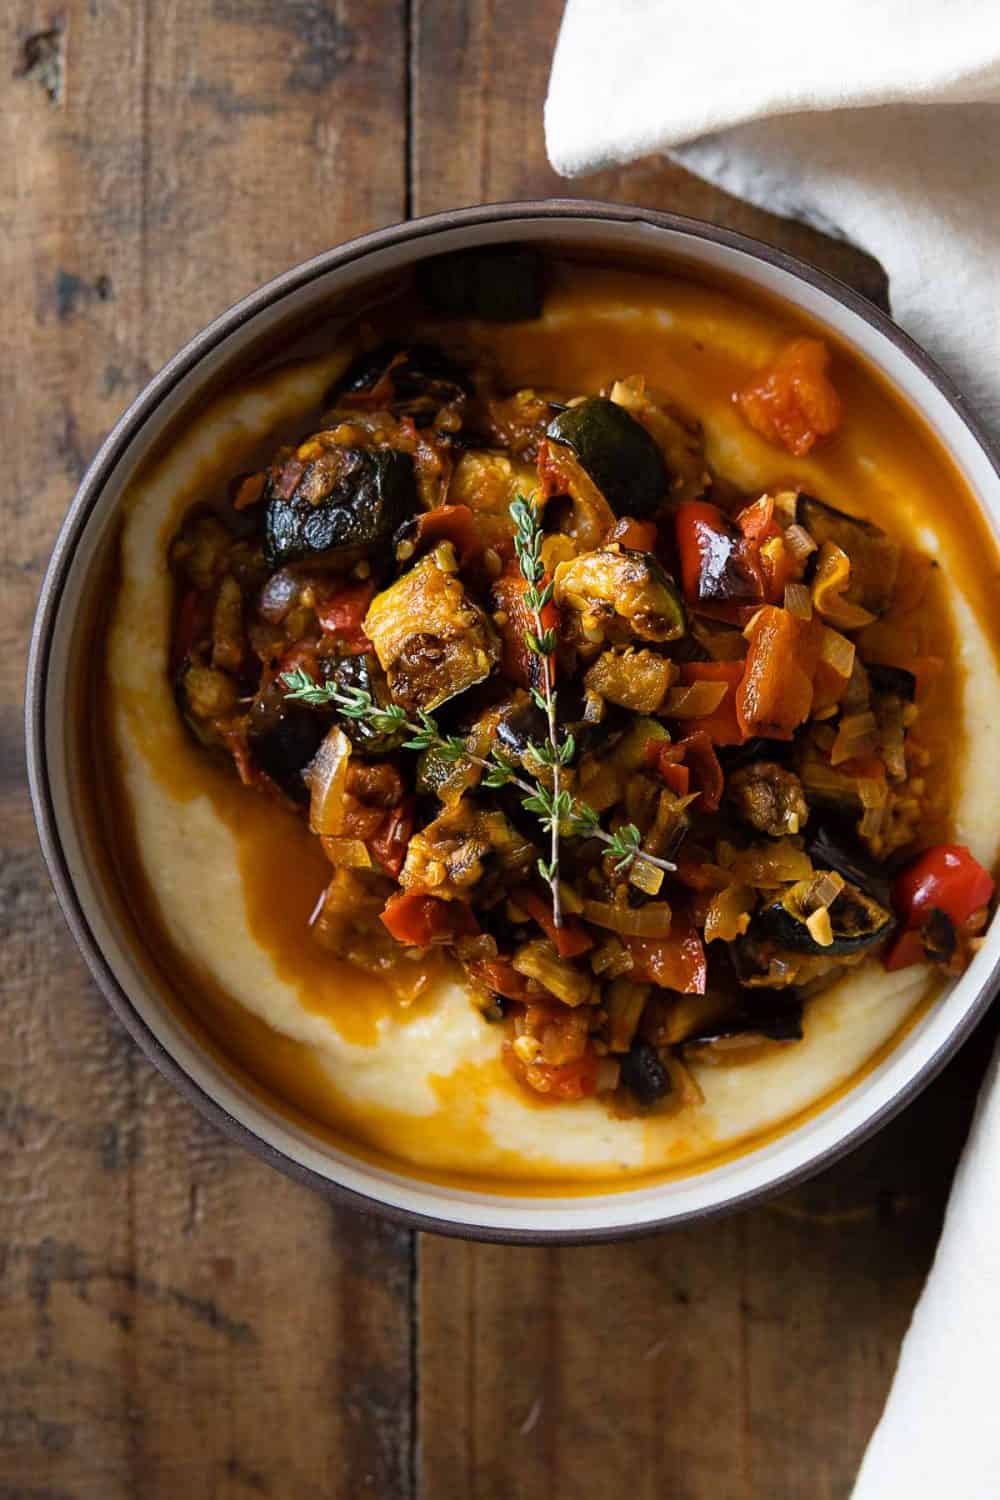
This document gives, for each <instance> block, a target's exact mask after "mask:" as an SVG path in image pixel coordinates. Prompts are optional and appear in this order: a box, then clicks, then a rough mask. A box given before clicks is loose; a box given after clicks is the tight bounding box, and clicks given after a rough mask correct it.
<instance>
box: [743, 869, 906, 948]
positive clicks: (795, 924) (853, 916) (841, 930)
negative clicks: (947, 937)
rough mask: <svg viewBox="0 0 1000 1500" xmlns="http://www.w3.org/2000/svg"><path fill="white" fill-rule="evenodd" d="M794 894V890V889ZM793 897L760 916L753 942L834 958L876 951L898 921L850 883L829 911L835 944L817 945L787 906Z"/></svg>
mask: <svg viewBox="0 0 1000 1500" xmlns="http://www.w3.org/2000/svg"><path fill="white" fill-rule="evenodd" d="M793 890H794V887H793ZM789 900H790V894H789V893H787V892H786V894H785V895H784V896H783V897H781V898H780V899H779V900H777V901H774V902H772V903H771V905H770V906H765V907H764V908H763V909H762V910H761V911H759V912H757V914H756V915H755V916H754V918H753V920H752V922H751V924H750V934H751V936H753V937H754V938H769V939H771V941H773V942H774V943H776V944H777V945H778V947H779V948H785V949H788V950H790V951H791V952H793V953H812V954H819V955H821V956H824V957H830V958H834V957H836V956H837V955H839V954H845V953H860V952H862V951H864V950H865V949H868V948H875V947H877V946H878V945H879V944H880V943H883V942H884V941H885V939H886V938H887V937H888V936H889V934H890V933H891V932H892V930H893V928H894V927H895V925H896V920H895V918H894V917H893V915H892V913H891V911H889V910H887V908H886V907H884V906H883V905H882V904H881V902H878V901H875V900H873V899H872V897H871V896H867V895H866V894H865V892H864V891H863V890H861V889H860V888H859V887H858V886H856V885H853V884H851V883H850V882H848V883H847V884H846V885H845V886H844V889H843V890H842V891H841V893H840V895H839V896H838V897H837V898H836V900H835V901H833V902H832V903H831V905H830V907H829V913H830V925H831V927H832V929H833V941H832V942H831V943H827V944H826V945H823V944H821V943H817V941H816V939H815V938H814V937H813V935H812V933H811V932H810V931H809V929H808V927H807V926H806V924H805V921H804V920H803V919H802V917H801V916H800V915H798V914H797V913H796V912H795V911H794V910H790V909H789V905H788V904H787V903H788V902H789Z"/></svg>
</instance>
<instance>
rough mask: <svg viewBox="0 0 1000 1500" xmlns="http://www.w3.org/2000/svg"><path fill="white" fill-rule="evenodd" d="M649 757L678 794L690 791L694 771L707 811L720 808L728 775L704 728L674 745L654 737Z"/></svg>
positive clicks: (661, 775) (648, 760)
mask: <svg viewBox="0 0 1000 1500" xmlns="http://www.w3.org/2000/svg"><path fill="white" fill-rule="evenodd" d="M646 761H647V764H648V765H650V766H651V767H652V768H653V770H655V771H656V773H657V775H658V776H659V777H660V779H661V781H663V782H664V783H665V784H666V785H667V786H668V787H669V788H670V790H671V791H672V792H676V794H677V796H678V797H686V796H687V795H688V792H689V791H690V789H691V781H692V774H693V779H694V782H695V791H696V792H698V793H699V794H700V796H701V805H702V807H703V808H704V809H705V811H706V812H718V810H719V803H720V802H721V800H722V792H723V788H724V786H725V778H724V776H723V774H722V767H721V766H720V765H719V757H718V756H717V755H716V753H715V751H714V750H713V748H712V742H711V740H710V739H709V737H708V735H707V734H706V733H705V731H704V730H703V729H698V730H695V732H694V733H693V734H689V735H687V736H686V737H685V738H684V739H682V740H678V741H677V743H676V744H673V745H669V744H664V743H663V742H662V740H660V741H658V740H653V741H652V742H651V743H650V744H648V745H647V746H646Z"/></svg>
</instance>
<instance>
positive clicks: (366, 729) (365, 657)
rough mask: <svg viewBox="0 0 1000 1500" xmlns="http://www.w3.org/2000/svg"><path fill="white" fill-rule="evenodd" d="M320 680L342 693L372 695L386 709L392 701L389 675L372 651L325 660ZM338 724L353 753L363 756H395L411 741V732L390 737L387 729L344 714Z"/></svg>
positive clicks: (396, 732)
mask: <svg viewBox="0 0 1000 1500" xmlns="http://www.w3.org/2000/svg"><path fill="white" fill-rule="evenodd" d="M320 679H321V681H322V682H323V683H324V684H331V685H333V686H334V687H337V688H339V689H340V691H341V692H342V693H343V692H350V690H351V689H352V688H358V689H360V690H361V691H362V692H363V693H368V694H370V696H371V698H372V700H373V701H374V702H375V703H376V704H377V705H378V706H379V707H380V708H385V707H386V706H387V705H388V703H389V701H390V699H389V689H388V685H387V683H386V680H385V673H384V672H383V671H382V669H381V667H380V666H379V664H378V659H377V658H376V657H375V656H374V655H373V654H372V652H370V651H363V652H361V653H360V654H359V655H358V656H340V657H326V658H324V659H323V660H322V661H321V663H320ZM338 721H339V723H340V727H341V729H343V731H344V733H345V734H346V735H347V738H348V739H349V740H350V742H351V747H352V749H353V750H355V751H356V752H360V753H361V754H362V755H380V756H381V755H391V754H392V753H393V751H395V750H398V749H399V747H400V746H401V745H402V743H403V741H404V740H407V739H409V738H410V733H411V731H410V730H408V729H395V730H392V731H391V732H389V733H386V731H385V730H384V729H375V728H374V727H373V725H372V722H371V720H370V719H366V718H357V719H354V718H349V717H348V716H347V715H346V714H342V715H340V716H339V720H338Z"/></svg>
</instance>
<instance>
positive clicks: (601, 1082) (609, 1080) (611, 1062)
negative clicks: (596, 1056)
mask: <svg viewBox="0 0 1000 1500" xmlns="http://www.w3.org/2000/svg"><path fill="white" fill-rule="evenodd" d="M621 1071H622V1069H621V1063H618V1062H616V1061H615V1059H614V1058H613V1057H602V1058H601V1060H600V1062H599V1063H598V1065H597V1088H596V1092H597V1093H598V1094H611V1093H614V1091H615V1089H616V1088H617V1087H618V1080H619V1078H620V1077H621Z"/></svg>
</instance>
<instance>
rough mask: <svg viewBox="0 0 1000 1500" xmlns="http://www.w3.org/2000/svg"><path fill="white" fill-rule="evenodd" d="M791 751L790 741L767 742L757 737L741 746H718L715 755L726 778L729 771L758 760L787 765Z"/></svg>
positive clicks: (792, 745) (791, 744)
mask: <svg viewBox="0 0 1000 1500" xmlns="http://www.w3.org/2000/svg"><path fill="white" fill-rule="evenodd" d="M793 749H794V744H793V742H792V741H791V740H768V739H764V738H762V737H761V736H759V735H758V736H755V737H754V738H753V739H750V740H746V741H745V742H744V743H743V744H742V745H720V746H719V748H718V750H717V752H716V754H717V755H718V757H719V764H720V765H721V766H722V769H723V771H725V773H726V775H727V776H728V775H729V773H730V772H731V771H736V770H738V769H739V768H740V767H741V766H752V765H754V764H756V762H757V761H759V760H769V761H773V762H774V763H775V764H776V765H779V766H781V765H787V763H788V761H789V759H790V758H791V754H792V751H793Z"/></svg>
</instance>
